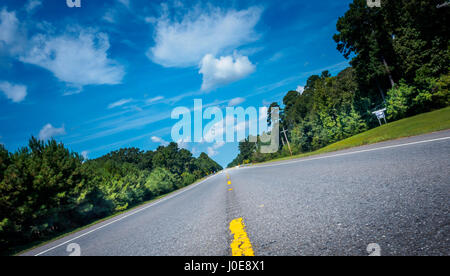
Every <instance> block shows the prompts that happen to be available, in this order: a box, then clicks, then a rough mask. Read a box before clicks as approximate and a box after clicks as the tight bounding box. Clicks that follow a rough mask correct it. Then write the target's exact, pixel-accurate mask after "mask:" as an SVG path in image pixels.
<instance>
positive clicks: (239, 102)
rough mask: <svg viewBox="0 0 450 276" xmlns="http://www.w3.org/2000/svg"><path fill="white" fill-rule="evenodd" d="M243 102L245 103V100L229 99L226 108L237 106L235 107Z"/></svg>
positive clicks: (239, 98)
mask: <svg viewBox="0 0 450 276" xmlns="http://www.w3.org/2000/svg"><path fill="white" fill-rule="evenodd" d="M243 102H245V98H241V97H237V98H234V99H231V100H230V101H229V102H228V106H237V105H240V104H241V103H243Z"/></svg>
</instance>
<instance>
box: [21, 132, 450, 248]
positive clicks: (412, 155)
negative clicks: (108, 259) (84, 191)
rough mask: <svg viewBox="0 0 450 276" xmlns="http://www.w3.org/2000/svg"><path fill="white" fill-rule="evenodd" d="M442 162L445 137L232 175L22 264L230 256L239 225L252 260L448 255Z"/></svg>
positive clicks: (448, 187) (449, 224) (448, 172)
mask: <svg viewBox="0 0 450 276" xmlns="http://www.w3.org/2000/svg"><path fill="white" fill-rule="evenodd" d="M449 157H450V131H443V132H438V133H432V134H427V135H422V136H417V137H411V138H406V139H400V140H395V141H389V142H384V143H379V144H375V145H370V146H364V147H359V148H354V149H351V150H345V151H340V152H334V153H329V154H325V155H318V156H312V157H309V158H303V159H297V160H293V161H292V160H291V161H285V162H278V163H272V164H264V165H259V166H252V167H246V168H238V169H231V170H227V171H224V172H222V173H219V174H218V175H215V176H212V177H210V178H209V179H207V180H205V181H204V182H201V183H199V184H196V185H193V186H190V187H188V188H186V189H185V190H182V191H180V192H178V193H176V194H174V195H171V196H169V197H167V198H164V199H162V200H160V201H157V202H156V203H151V204H148V205H145V206H143V207H141V208H139V209H137V210H133V211H131V212H128V213H125V214H122V215H121V216H119V217H115V218H112V219H110V220H108V221H105V222H102V223H100V224H97V225H95V226H92V227H90V228H88V229H85V230H83V231H81V232H78V233H74V234H72V235H70V236H67V237H65V238H62V239H60V240H57V241H54V242H51V243H49V244H47V245H44V246H42V247H39V248H36V249H33V250H31V251H29V252H27V253H25V254H24V255H41V256H42V255H44V256H45V255H66V256H67V255H69V253H68V252H67V247H68V245H70V244H74V243H75V245H76V246H78V245H79V249H80V252H79V253H80V254H81V255H83V256H86V255H127V256H129V255H132V256H135V255H152V256H154V255H164V256H167V255H183V256H184V255H189V256H190V255H194V256H204V255H207V256H216V255H218V256H229V255H231V254H232V253H235V252H234V251H232V249H231V247H232V243H233V241H235V240H236V233H234V234H231V232H230V223H232V222H234V223H235V224H234V225H235V226H236V225H238V224H236V219H240V218H242V220H241V221H242V223H243V224H245V226H246V227H245V228H242V229H241V231H242V233H241V234H243V235H244V236H245V238H247V242H248V244H249V245H250V246H251V248H250V249H251V251H249V252H252V253H254V254H255V255H257V256H266V255H270V256H272V255H363V256H367V255H369V253H368V251H367V247H368V245H369V244H375V248H376V251H377V252H375V254H381V255H450V204H449V198H450V159H449ZM227 178H229V181H230V182H231V184H230V185H229V184H228V179H227ZM238 222H239V221H238Z"/></svg>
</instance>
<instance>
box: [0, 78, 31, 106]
mask: <svg viewBox="0 0 450 276" xmlns="http://www.w3.org/2000/svg"><path fill="white" fill-rule="evenodd" d="M0 91H2V92H3V94H5V96H6V97H7V98H8V99H10V100H11V101H13V102H15V103H20V102H21V101H23V100H24V99H25V97H26V96H27V87H26V86H24V85H19V84H12V83H9V82H7V81H0Z"/></svg>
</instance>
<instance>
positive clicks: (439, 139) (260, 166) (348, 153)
mask: <svg viewBox="0 0 450 276" xmlns="http://www.w3.org/2000/svg"><path fill="white" fill-rule="evenodd" d="M449 139H450V136H448V137H443V138H437V139H431V140H424V141H418V142H411V143H406V144H399V145H392V146H386V147H380V148H374V149H367V150H359V151H352V152H346V153H339V154H335V155H327V156H321V157H314V158H308V157H305V158H308V159H300V160H294V161H289V162H283V163H278V164H269V165H256V166H252V167H243V168H239V170H242V169H244V170H245V169H258V168H266V167H275V166H283V165H289V164H294V163H300V162H306V161H312V160H318V159H325V158H332V157H339V156H345V155H351V154H357V153H364V152H371V151H376V150H383V149H391V148H399V147H405V146H411V145H417V144H424V143H431V142H436V141H444V140H449Z"/></svg>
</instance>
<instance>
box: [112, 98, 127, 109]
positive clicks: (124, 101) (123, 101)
mask: <svg viewBox="0 0 450 276" xmlns="http://www.w3.org/2000/svg"><path fill="white" fill-rule="evenodd" d="M132 101H133V99H122V100H119V101H117V102H114V103H111V104H109V105H108V109H112V108H115V107H119V106H123V105H125V104H127V103H130V102H132Z"/></svg>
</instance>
